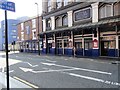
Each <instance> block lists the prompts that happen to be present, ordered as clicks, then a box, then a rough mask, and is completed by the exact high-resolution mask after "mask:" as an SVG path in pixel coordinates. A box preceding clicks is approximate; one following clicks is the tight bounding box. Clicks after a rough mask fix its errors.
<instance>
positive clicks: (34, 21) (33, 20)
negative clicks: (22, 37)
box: [32, 19, 36, 28]
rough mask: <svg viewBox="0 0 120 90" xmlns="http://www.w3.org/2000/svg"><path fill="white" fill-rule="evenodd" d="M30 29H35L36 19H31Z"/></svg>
mask: <svg viewBox="0 0 120 90" xmlns="http://www.w3.org/2000/svg"><path fill="white" fill-rule="evenodd" d="M32 28H36V19H32Z"/></svg>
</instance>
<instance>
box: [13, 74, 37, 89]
mask: <svg viewBox="0 0 120 90" xmlns="http://www.w3.org/2000/svg"><path fill="white" fill-rule="evenodd" d="M13 78H15V79H17V80H19V81H21V82H23V83H25V84H27V85H28V86H30V87H32V88H39V87H38V86H36V85H33V84H31V83H29V82H27V81H25V80H23V79H20V78H18V77H16V76H14V77H13Z"/></svg>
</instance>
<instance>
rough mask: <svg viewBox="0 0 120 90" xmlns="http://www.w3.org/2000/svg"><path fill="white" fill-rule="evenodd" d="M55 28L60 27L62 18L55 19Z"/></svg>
mask: <svg viewBox="0 0 120 90" xmlns="http://www.w3.org/2000/svg"><path fill="white" fill-rule="evenodd" d="M55 21H56V27H60V26H62V18H61V17H56V20H55Z"/></svg>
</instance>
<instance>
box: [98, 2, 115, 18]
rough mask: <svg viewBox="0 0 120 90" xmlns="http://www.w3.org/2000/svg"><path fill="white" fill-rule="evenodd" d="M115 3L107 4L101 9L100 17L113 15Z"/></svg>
mask: <svg viewBox="0 0 120 90" xmlns="http://www.w3.org/2000/svg"><path fill="white" fill-rule="evenodd" d="M112 9H113V5H111V4H106V5H104V6H102V7H100V9H99V18H106V17H110V16H112V15H113V10H112Z"/></svg>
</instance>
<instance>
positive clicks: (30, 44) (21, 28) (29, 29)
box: [17, 16, 42, 53]
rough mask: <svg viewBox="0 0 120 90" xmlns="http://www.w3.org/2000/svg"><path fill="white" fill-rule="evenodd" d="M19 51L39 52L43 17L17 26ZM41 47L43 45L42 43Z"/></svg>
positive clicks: (31, 19)
mask: <svg viewBox="0 0 120 90" xmlns="http://www.w3.org/2000/svg"><path fill="white" fill-rule="evenodd" d="M17 28H18V42H17V43H18V44H19V50H20V51H23V52H35V53H37V52H38V42H41V40H40V39H39V33H40V32H42V17H41V16H39V31H38V17H33V18H30V19H28V20H25V21H23V22H20V23H19V24H18V25H17ZM40 46H41V43H40Z"/></svg>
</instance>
